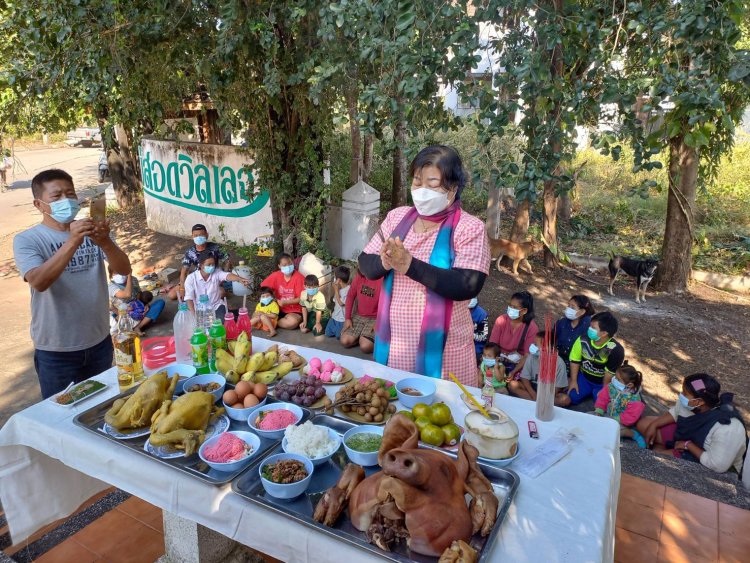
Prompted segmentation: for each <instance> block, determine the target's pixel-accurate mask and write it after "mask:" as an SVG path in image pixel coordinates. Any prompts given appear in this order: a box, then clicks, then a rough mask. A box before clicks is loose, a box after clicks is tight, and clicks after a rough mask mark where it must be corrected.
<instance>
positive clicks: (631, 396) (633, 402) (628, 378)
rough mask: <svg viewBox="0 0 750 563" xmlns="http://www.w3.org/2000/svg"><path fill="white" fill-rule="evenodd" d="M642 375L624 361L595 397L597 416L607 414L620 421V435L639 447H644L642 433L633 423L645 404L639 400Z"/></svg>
mask: <svg viewBox="0 0 750 563" xmlns="http://www.w3.org/2000/svg"><path fill="white" fill-rule="evenodd" d="M642 383H643V375H642V374H641V372H640V371H638V370H637V369H635V368H634V367H633V366H631V365H628V362H627V361H625V362H623V364H622V365H621V366H620V367H619V368H618V370H617V371H616V372H615V376H614V377H613V378H612V381H611V382H610V383H609V385H607V386H606V387H604V388H602V390H601V391H600V392H599V395H598V396H597V397H596V403H595V406H596V409H595V410H594V413H595V414H596V415H597V416H608V417H609V418H614V419H615V420H616V421H617V422H619V423H620V436H621V437H625V438H631V439H633V440H635V442H636V443H637V444H638V447H639V448H645V447H646V440H645V439H644V438H643V435H642V434H641V433H640V432H638V430H636V429H635V425H636V423H637V422H638V420H639V419H640V418H641V415H643V411H644V410H645V408H646V405H645V404H644V403H643V401H642V400H641V394H640V391H641V384H642Z"/></svg>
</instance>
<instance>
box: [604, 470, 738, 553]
mask: <svg viewBox="0 0 750 563" xmlns="http://www.w3.org/2000/svg"><path fill="white" fill-rule="evenodd" d="M615 561H618V562H622V563H625V562H628V563H631V562H637V563H650V562H655V561H669V562H670V563H681V562H685V561H689V562H701V563H702V562H704V561H705V562H710V561H720V562H722V563H734V562H736V563H746V562H748V561H750V511H747V510H741V509H739V508H735V507H733V506H729V505H726V504H719V503H717V502H716V501H713V500H708V499H705V498H703V497H699V496H696V495H691V494H689V493H683V492H681V491H678V490H675V489H671V488H669V487H665V486H664V485H659V484H657V483H654V482H652V481H646V480H644V479H639V478H637V477H632V476H630V475H623V476H622V486H621V487H620V501H619V504H618V508H617V530H616V541H615Z"/></svg>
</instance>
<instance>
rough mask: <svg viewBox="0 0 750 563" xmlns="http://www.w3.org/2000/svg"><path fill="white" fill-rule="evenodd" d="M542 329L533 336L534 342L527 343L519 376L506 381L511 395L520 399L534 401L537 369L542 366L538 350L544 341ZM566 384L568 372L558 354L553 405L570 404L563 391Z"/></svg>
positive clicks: (537, 379) (562, 405)
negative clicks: (524, 358) (527, 349)
mask: <svg viewBox="0 0 750 563" xmlns="http://www.w3.org/2000/svg"><path fill="white" fill-rule="evenodd" d="M544 338H545V336H544V331H543V330H540V331H538V332H537V333H536V335H535V336H534V342H533V343H531V344H530V345H529V353H528V355H527V356H526V361H525V362H524V364H523V368H521V377H520V378H519V379H517V380H513V381H510V382H509V383H508V390H509V391H510V394H511V395H514V396H516V397H520V398H521V399H529V400H530V401H536V390H537V382H538V381H539V370H540V368H541V366H542V362H541V357H540V352H541V349H542V344H543V343H544ZM567 386H568V372H567V371H566V369H565V362H564V361H563V359H562V358H561V357H560V356H559V355H558V356H557V365H556V366H555V406H556V407H567V406H569V405H570V397H568V394H567V393H565V388H566V387H567Z"/></svg>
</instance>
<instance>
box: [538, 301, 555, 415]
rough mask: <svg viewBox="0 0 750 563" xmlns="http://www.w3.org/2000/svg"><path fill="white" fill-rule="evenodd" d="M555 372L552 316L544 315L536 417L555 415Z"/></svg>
mask: <svg viewBox="0 0 750 563" xmlns="http://www.w3.org/2000/svg"><path fill="white" fill-rule="evenodd" d="M556 373H557V348H556V346H555V334H554V326H553V324H552V317H550V316H549V314H548V315H545V317H544V341H543V342H542V347H541V350H539V379H538V381H537V390H536V417H537V418H538V419H539V420H543V421H548V420H552V418H553V417H554V416H555V408H554V407H555V376H556Z"/></svg>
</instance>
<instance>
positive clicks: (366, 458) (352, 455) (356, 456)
mask: <svg viewBox="0 0 750 563" xmlns="http://www.w3.org/2000/svg"><path fill="white" fill-rule="evenodd" d="M364 433H367V434H377V435H378V436H382V435H383V427H382V426H372V425H368V424H366V425H364V426H355V427H354V428H350V429H349V430H347V431H346V433H345V434H344V438H343V442H344V449H345V450H346V455H347V456H348V457H349V459H350V460H351V461H352V463H356V464H357V465H361V466H362V467H369V466H371V465H377V464H378V450H379V449H380V448H378V450H375V451H374V452H359V451H357V450H353V449H351V448H350V447H349V446H347V445H346V441H347V440H348V439H349V438H351V437H352V436H354V435H355V434H364Z"/></svg>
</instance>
